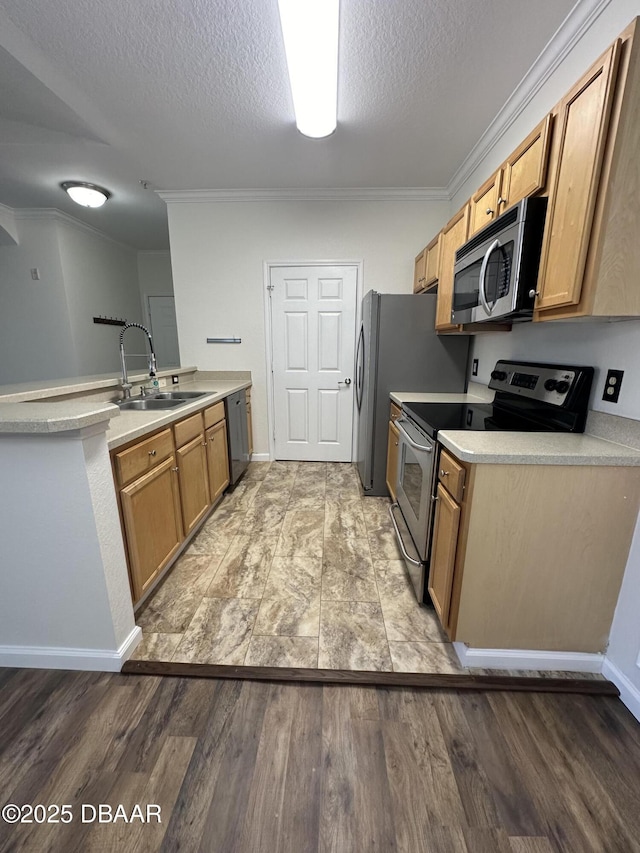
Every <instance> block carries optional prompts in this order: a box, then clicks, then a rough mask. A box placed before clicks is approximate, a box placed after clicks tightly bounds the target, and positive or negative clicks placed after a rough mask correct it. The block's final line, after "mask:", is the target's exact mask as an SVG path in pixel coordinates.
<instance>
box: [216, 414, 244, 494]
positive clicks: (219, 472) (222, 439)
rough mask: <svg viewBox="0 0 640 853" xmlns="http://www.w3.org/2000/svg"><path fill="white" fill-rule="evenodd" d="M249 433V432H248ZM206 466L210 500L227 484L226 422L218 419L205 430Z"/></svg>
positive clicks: (222, 490)
mask: <svg viewBox="0 0 640 853" xmlns="http://www.w3.org/2000/svg"><path fill="white" fill-rule="evenodd" d="M249 434H251V433H249ZM207 467H208V470H209V490H210V492H211V501H212V502H213V501H215V500H216V499H217V498H218V497H219V496H220V495H221V494H222V493H223V492H224V490H225V489H226V488H227V486H228V485H229V451H228V449H227V422H226V421H220V423H218V424H216V425H215V426H214V427H211V429H208V430H207Z"/></svg>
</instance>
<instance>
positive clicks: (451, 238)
mask: <svg viewBox="0 0 640 853" xmlns="http://www.w3.org/2000/svg"><path fill="white" fill-rule="evenodd" d="M468 230H469V205H468V204H465V206H464V207H463V208H462V210H459V211H458V212H457V213H456V215H455V216H454V217H453V218H452V219H450V220H449V222H448V223H447V224H446V225H445V227H444V229H443V230H442V241H441V244H440V272H439V274H438V304H437V308H436V329H438V330H442V329H455V328H457V327H456V326H455V325H453V324H452V322H451V305H452V301H453V268H454V266H455V262H456V251H457V250H458V249H459V248H460V246H462V244H463V243H464V242H465V241H466V239H467V233H468Z"/></svg>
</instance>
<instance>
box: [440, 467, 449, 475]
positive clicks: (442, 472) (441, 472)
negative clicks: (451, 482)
mask: <svg viewBox="0 0 640 853" xmlns="http://www.w3.org/2000/svg"><path fill="white" fill-rule="evenodd" d="M440 476H441V477H448V476H449V472H448V471H445V470H444V468H441V469H440Z"/></svg>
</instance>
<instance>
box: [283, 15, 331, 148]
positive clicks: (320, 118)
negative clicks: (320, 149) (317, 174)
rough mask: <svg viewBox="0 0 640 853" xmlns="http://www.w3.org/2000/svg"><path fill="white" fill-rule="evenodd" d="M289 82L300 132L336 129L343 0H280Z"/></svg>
mask: <svg viewBox="0 0 640 853" xmlns="http://www.w3.org/2000/svg"><path fill="white" fill-rule="evenodd" d="M278 5H279V7H280V23H281V25H282V35H283V37H284V48H285V51H286V54H287V67H288V69H289V82H290V84H291V94H292V96H293V108H294V110H295V113H296V125H297V127H298V130H299V131H300V133H302V134H304V135H305V136H310V137H312V138H314V139H320V138H322V137H323V136H329V134H331V133H333V131H334V130H335V129H336V124H337V101H338V22H339V18H340V0H278Z"/></svg>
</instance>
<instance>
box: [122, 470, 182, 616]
mask: <svg viewBox="0 0 640 853" xmlns="http://www.w3.org/2000/svg"><path fill="white" fill-rule="evenodd" d="M175 467H176V460H175V457H174V456H170V457H169V458H168V459H167V460H165V461H164V462H162V463H161V464H160V465H158V466H157V467H155V468H153V469H152V470H151V471H149V472H148V473H147V474H143V476H142V477H140V478H139V479H137V480H135V482H133V483H131V484H130V485H129V486H127V487H126V488H124V489H122V491H121V492H120V499H121V505H122V517H123V520H124V529H125V534H126V537H127V546H128V552H129V568H130V572H131V586H132V588H133V599H134V603H135V602H137V601H139V600H140V598H141V597H142V595H143V594H144V592H145V590H146V589H147V588H148V587H149V585H150V584H151V583H152V582H153V581H154V580H155V578H156V577H157V576H158V574H159V573H160V572H161V571H162V569H164V567H165V566H166V565H167V563H169V561H170V560H171V559H172V557H173V555H174V554H175V553H176V551H177V550H178V548H179V547H180V543H181V542H182V539H183V536H182V525H181V523H180V496H179V494H178V484H177V482H176V473H175Z"/></svg>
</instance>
